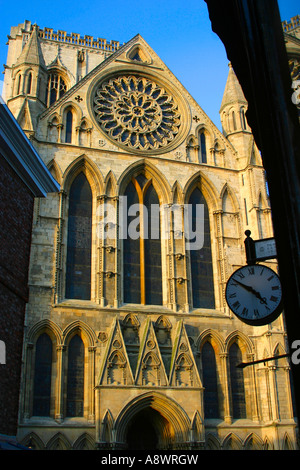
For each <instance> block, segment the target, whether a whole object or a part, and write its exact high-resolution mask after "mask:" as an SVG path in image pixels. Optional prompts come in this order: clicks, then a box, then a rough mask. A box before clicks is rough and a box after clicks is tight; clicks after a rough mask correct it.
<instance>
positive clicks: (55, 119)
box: [47, 111, 62, 126]
mask: <svg viewBox="0 0 300 470" xmlns="http://www.w3.org/2000/svg"><path fill="white" fill-rule="evenodd" d="M47 125H48V126H58V125H62V116H61V114H60V113H58V112H57V111H56V112H54V113H52V114H51V115H50V116H49V117H48V119H47Z"/></svg>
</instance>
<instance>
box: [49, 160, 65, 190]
mask: <svg viewBox="0 0 300 470" xmlns="http://www.w3.org/2000/svg"><path fill="white" fill-rule="evenodd" d="M47 168H48V170H49V171H50V173H51V175H52V176H53V178H55V179H56V181H57V182H58V183H59V184H61V181H62V171H61V168H60V166H59V164H58V163H57V162H56V161H55V160H54V158H52V160H50V162H49V163H48V165H47Z"/></svg>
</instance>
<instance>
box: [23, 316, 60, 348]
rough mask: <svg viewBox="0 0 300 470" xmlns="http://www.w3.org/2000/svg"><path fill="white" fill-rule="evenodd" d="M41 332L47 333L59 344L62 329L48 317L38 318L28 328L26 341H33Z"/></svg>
mask: <svg viewBox="0 0 300 470" xmlns="http://www.w3.org/2000/svg"><path fill="white" fill-rule="evenodd" d="M42 333H47V334H48V335H49V336H50V338H51V339H52V341H55V342H56V344H61V342H62V337H63V333H62V330H61V329H60V327H59V326H58V325H57V324H56V323H54V322H53V321H52V320H48V319H45V320H40V321H39V322H37V323H36V324H35V325H33V326H32V327H31V328H30V330H29V331H28V334H27V342H28V343H35V342H36V340H37V338H38V337H39V336H40V335H41V334H42Z"/></svg>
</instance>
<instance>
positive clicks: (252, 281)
mask: <svg viewBox="0 0 300 470" xmlns="http://www.w3.org/2000/svg"><path fill="white" fill-rule="evenodd" d="M225 296H226V301H227V304H228V306H229V308H230V309H231V310H232V311H233V313H234V314H235V315H236V316H237V317H238V318H239V319H240V320H242V321H243V322H244V323H247V324H249V325H256V326H260V325H266V324H268V323H271V322H272V321H274V320H275V319H276V318H277V317H278V316H279V315H280V313H281V312H282V291H281V283H280V279H279V277H278V275H277V274H276V273H275V272H274V271H273V270H272V269H270V268H268V267H266V266H263V265H260V264H254V265H248V266H243V267H242V268H240V269H238V270H237V271H235V272H234V273H233V274H232V275H231V276H230V278H229V279H228V281H227V285H226V291H225Z"/></svg>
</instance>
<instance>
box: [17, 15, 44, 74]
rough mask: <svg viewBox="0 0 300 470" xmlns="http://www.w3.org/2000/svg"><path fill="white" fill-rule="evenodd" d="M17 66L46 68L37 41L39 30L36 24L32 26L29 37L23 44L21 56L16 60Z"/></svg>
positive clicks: (38, 41)
mask: <svg viewBox="0 0 300 470" xmlns="http://www.w3.org/2000/svg"><path fill="white" fill-rule="evenodd" d="M17 64H19V65H20V64H30V65H40V66H41V67H44V68H46V64H45V61H44V57H43V53H42V49H41V45H40V40H39V28H38V26H37V25H36V24H34V25H33V29H32V33H31V37H30V39H29V41H28V42H27V43H26V44H25V46H24V48H23V50H22V52H21V55H20V56H19V58H18V60H17Z"/></svg>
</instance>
